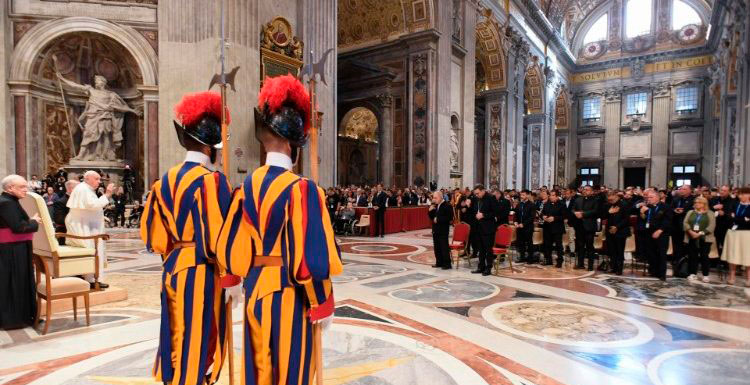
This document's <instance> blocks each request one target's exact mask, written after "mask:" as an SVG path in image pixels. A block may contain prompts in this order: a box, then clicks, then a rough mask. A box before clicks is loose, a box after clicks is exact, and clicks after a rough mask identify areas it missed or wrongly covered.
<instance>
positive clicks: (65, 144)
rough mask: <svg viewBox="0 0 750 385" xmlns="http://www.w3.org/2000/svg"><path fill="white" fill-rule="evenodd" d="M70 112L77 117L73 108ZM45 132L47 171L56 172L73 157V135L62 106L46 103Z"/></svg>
mask: <svg viewBox="0 0 750 385" xmlns="http://www.w3.org/2000/svg"><path fill="white" fill-rule="evenodd" d="M68 113H69V114H71V119H75V117H73V116H72V114H73V111H72V110H70V109H69V110H68ZM44 132H45V151H46V153H47V171H49V172H55V171H56V170H57V169H59V168H60V167H63V166H65V165H66V164H68V161H69V160H70V159H71V158H72V157H73V150H72V146H73V135H72V133H71V132H70V127H69V124H68V122H67V121H66V114H65V110H64V109H63V107H62V106H58V105H55V104H45V105H44Z"/></svg>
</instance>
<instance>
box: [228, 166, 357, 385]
mask: <svg viewBox="0 0 750 385" xmlns="http://www.w3.org/2000/svg"><path fill="white" fill-rule="evenodd" d="M271 154H276V155H277V153H269V155H271ZM269 159H270V157H269ZM269 163H272V162H269ZM324 199H325V195H324V191H323V189H321V188H319V187H318V186H317V185H316V184H315V183H313V182H312V181H310V180H307V179H306V178H302V177H300V176H298V175H295V174H294V173H292V172H290V171H288V170H287V169H286V168H285V167H280V166H278V165H266V166H263V167H261V168H259V169H257V170H255V172H253V173H252V175H250V176H248V177H247V179H245V182H244V183H243V185H242V186H241V188H240V189H239V190H237V191H236V192H235V195H234V198H233V199H232V204H231V207H230V209H229V214H228V215H227V222H226V223H225V224H224V227H223V229H222V231H221V235H220V236H219V243H218V245H217V260H218V262H219V264H220V265H221V266H222V267H223V268H225V269H226V270H227V271H228V272H229V273H231V274H235V275H240V276H243V277H245V278H244V282H243V284H244V289H245V320H244V343H243V345H244V350H243V365H244V371H243V375H242V384H247V385H272V384H273V385H282V384H283V385H307V384H310V383H311V382H312V377H313V374H314V372H315V368H314V365H315V364H314V360H312V352H313V333H312V324H311V321H310V320H311V319H313V320H317V319H321V318H325V317H326V316H328V315H330V314H332V313H333V304H334V299H333V288H332V286H331V280H330V277H331V276H333V275H337V274H340V273H341V269H342V265H341V256H340V252H339V250H338V247H337V245H336V242H335V241H334V235H333V228H332V227H331V219H330V218H329V215H328V211H327V210H326V209H325V204H324Z"/></svg>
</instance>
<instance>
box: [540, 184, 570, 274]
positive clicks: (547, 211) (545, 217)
mask: <svg viewBox="0 0 750 385" xmlns="http://www.w3.org/2000/svg"><path fill="white" fill-rule="evenodd" d="M559 194H560V193H559V192H558V191H557V190H552V191H550V192H549V198H548V201H547V202H546V203H545V204H544V206H542V212H541V216H542V230H543V231H542V235H543V236H544V263H542V264H543V265H547V266H548V265H551V264H552V247H553V245H554V247H555V251H556V252H557V263H556V267H558V268H560V267H562V263H563V247H562V236H563V233H564V232H565V223H564V220H565V216H566V214H565V212H566V209H565V205H564V204H563V203H562V202H560V195H559Z"/></svg>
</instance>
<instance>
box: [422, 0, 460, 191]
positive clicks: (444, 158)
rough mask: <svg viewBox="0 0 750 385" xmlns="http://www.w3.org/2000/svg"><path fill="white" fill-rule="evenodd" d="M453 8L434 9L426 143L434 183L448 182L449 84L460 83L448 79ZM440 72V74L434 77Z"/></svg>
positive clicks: (441, 184) (449, 135) (450, 64)
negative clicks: (430, 120) (434, 45)
mask: <svg viewBox="0 0 750 385" xmlns="http://www.w3.org/2000/svg"><path fill="white" fill-rule="evenodd" d="M452 10H453V8H452V7H450V6H447V5H446V6H443V7H439V9H438V12H436V18H435V27H436V29H437V30H438V32H440V38H439V39H438V42H437V50H436V52H435V53H434V54H435V59H436V60H435V67H434V68H435V75H436V76H434V77H433V80H432V81H431V82H430V84H431V85H432V86H433V89H434V91H435V95H434V97H435V98H434V102H435V108H434V109H433V110H432V116H433V119H434V120H433V122H434V124H432V125H431V128H432V132H431V135H430V144H429V145H428V154H429V155H428V164H429V170H430V175H429V179H430V180H435V181H437V184H438V187H448V186H450V184H451V180H450V176H451V175H450V174H451V163H450V156H448V155H449V154H450V151H451V149H450V137H451V132H450V130H451V88H452V87H459V86H460V85H458V84H456V85H454V84H451V83H452V82H451V81H449V79H450V74H451V70H452V68H451V67H452V63H453V39H452V38H451V36H452V35H453V12H452ZM438 76H441V77H442V78H438Z"/></svg>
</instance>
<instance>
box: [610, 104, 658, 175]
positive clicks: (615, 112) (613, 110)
mask: <svg viewBox="0 0 750 385" xmlns="http://www.w3.org/2000/svg"><path fill="white" fill-rule="evenodd" d="M621 95H622V94H621V91H620V90H618V89H610V90H607V92H606V93H605V95H604V114H603V115H604V170H603V174H604V175H603V176H602V183H603V184H604V185H606V186H607V187H610V188H619V186H618V185H619V183H620V164H619V160H620V111H621V109H620V105H621V103H622V96H621ZM652 180H653V179H652Z"/></svg>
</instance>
